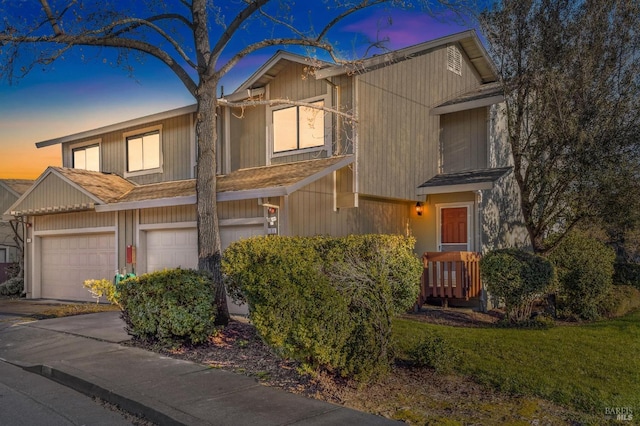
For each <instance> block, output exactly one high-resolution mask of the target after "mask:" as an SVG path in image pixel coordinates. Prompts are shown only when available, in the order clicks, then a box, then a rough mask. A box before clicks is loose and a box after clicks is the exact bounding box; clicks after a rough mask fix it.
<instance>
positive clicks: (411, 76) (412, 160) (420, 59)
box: [357, 46, 480, 200]
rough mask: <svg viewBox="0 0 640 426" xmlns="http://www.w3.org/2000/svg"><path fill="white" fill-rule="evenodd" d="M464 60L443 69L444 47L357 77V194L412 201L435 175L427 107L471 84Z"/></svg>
mask: <svg viewBox="0 0 640 426" xmlns="http://www.w3.org/2000/svg"><path fill="white" fill-rule="evenodd" d="M479 84H480V80H479V78H478V77H477V75H476V74H475V73H474V72H473V70H472V68H471V67H470V66H469V64H468V63H467V60H466V58H465V61H464V63H463V67H462V76H459V75H457V74H455V73H453V72H451V71H448V70H447V61H446V46H443V47H440V48H437V49H435V50H433V51H430V52H428V53H426V54H424V55H421V56H417V57H415V58H412V59H411V60H407V61H403V62H400V63H397V64H392V65H389V66H386V67H382V68H380V69H377V70H374V71H371V72H368V73H365V74H362V75H360V76H358V77H357V97H358V99H357V102H358V106H357V108H358V118H359V124H358V144H359V146H358V174H359V185H360V192H361V193H363V194H369V195H374V196H381V197H389V198H399V199H409V200H410V199H415V196H416V195H415V193H416V188H417V187H418V185H420V184H421V183H423V182H425V181H426V180H428V179H429V178H431V177H433V176H434V175H436V174H437V173H438V160H439V138H440V119H439V117H438V116H432V115H429V112H430V109H431V108H432V107H434V106H436V105H438V104H440V103H442V102H443V101H446V100H448V99H451V98H453V97H455V96H457V95H459V94H461V93H465V92H467V91H469V90H470V89H472V88H474V87H477V86H478V85H479Z"/></svg>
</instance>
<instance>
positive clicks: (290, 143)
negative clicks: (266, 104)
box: [272, 100, 325, 153]
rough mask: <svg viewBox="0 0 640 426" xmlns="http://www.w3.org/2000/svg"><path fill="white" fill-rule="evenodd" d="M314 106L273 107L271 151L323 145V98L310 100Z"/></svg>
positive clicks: (278, 151) (277, 151) (276, 151)
mask: <svg viewBox="0 0 640 426" xmlns="http://www.w3.org/2000/svg"><path fill="white" fill-rule="evenodd" d="M311 104H312V105H314V106H315V107H316V108H311V107H306V106H290V107H285V108H279V109H274V110H273V111H272V119H273V152H274V153H280V152H286V151H295V150H301V149H306V148H315V147H320V146H324V145H325V119H324V111H323V110H322V109H320V108H322V107H324V100H320V101H316V102H311Z"/></svg>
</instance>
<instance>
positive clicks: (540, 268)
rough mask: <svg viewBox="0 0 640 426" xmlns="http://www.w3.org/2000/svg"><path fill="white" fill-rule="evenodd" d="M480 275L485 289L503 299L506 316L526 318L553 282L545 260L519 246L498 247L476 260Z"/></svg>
mask: <svg viewBox="0 0 640 426" xmlns="http://www.w3.org/2000/svg"><path fill="white" fill-rule="evenodd" d="M480 275H481V277H482V282H483V283H484V285H485V286H486V288H487V291H489V293H491V295H492V296H496V297H498V299H500V300H501V301H503V302H504V304H505V308H506V312H507V319H508V320H509V321H511V322H522V321H528V320H529V319H530V318H531V310H532V308H533V303H534V302H535V301H536V300H538V299H540V298H541V297H542V296H544V295H545V294H546V293H547V292H548V291H549V290H550V289H551V288H552V286H553V284H554V279H555V275H554V269H553V266H552V264H551V262H549V261H548V260H547V259H545V258H544V257H542V256H538V255H536V254H533V253H531V252H527V251H524V250H519V249H501V250H495V251H492V252H489V253H487V254H486V255H484V256H483V257H482V259H481V260H480Z"/></svg>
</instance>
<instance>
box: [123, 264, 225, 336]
mask: <svg viewBox="0 0 640 426" xmlns="http://www.w3.org/2000/svg"><path fill="white" fill-rule="evenodd" d="M116 290H117V292H118V294H119V296H118V302H119V304H120V306H121V308H122V317H123V319H124V321H125V323H126V325H127V331H128V333H129V334H131V335H132V336H133V337H134V338H136V339H140V340H145V341H150V342H158V343H161V344H164V345H178V344H181V343H201V342H203V341H205V340H206V339H207V338H208V337H209V336H210V335H211V334H212V333H213V332H214V331H215V325H214V322H215V318H216V307H215V303H214V294H215V291H214V286H213V283H212V280H211V277H210V276H209V275H208V274H206V273H204V272H202V271H196V270H193V269H179V268H178V269H167V270H164V271H159V272H153V273H149V274H144V275H141V276H138V277H132V278H128V279H126V280H123V281H120V282H119V283H118V284H117V285H116Z"/></svg>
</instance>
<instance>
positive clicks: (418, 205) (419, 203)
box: [416, 201, 423, 216]
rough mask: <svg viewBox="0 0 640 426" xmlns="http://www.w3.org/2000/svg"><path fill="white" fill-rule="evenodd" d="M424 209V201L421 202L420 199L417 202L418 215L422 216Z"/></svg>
mask: <svg viewBox="0 0 640 426" xmlns="http://www.w3.org/2000/svg"><path fill="white" fill-rule="evenodd" d="M422 209H423V207H422V203H421V202H420V201H418V202H417V203H416V214H417V215H418V216H422Z"/></svg>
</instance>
